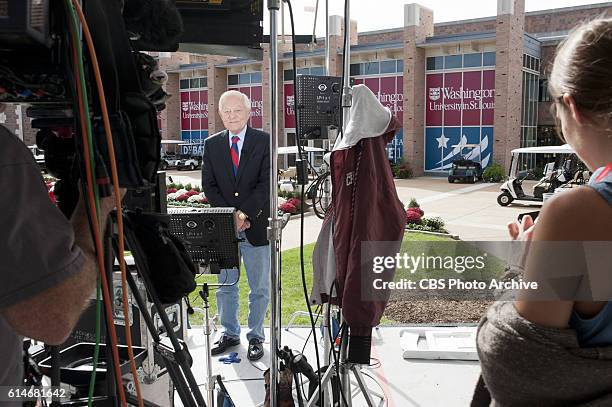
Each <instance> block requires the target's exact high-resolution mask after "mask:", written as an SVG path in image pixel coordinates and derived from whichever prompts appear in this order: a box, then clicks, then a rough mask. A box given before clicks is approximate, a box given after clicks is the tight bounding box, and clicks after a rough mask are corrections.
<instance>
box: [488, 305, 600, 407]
mask: <svg viewBox="0 0 612 407" xmlns="http://www.w3.org/2000/svg"><path fill="white" fill-rule="evenodd" d="M477 346H478V355H479V358H480V363H481V367H482V377H483V379H484V382H485V384H486V387H487V389H488V391H489V393H490V394H491V397H492V403H491V406H500V407H501V406H503V407H506V406H508V407H510V406H564V407H565V406H612V347H605V348H580V346H579V345H578V339H577V337H576V333H575V331H574V330H572V329H557V328H548V327H543V326H540V325H536V324H534V323H532V322H530V321H528V320H526V319H524V318H523V317H521V316H520V315H519V314H518V312H517V311H516V308H514V304H513V303H512V302H510V301H507V302H496V303H495V304H493V305H492V306H491V307H490V308H489V310H488V311H487V314H486V316H485V317H483V318H482V320H481V321H480V323H479V325H478V334H477Z"/></svg>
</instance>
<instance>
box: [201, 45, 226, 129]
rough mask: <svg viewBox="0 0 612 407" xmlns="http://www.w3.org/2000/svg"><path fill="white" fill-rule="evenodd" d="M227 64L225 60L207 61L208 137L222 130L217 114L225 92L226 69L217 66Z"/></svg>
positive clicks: (221, 58) (222, 58)
mask: <svg viewBox="0 0 612 407" xmlns="http://www.w3.org/2000/svg"><path fill="white" fill-rule="evenodd" d="M225 62H227V58H224V57H213V56H209V57H208V59H207V73H206V76H207V78H208V135H209V136H212V135H213V134H215V133H217V132H219V131H221V130H223V129H224V128H225V127H224V126H223V121H222V120H221V115H220V114H219V106H218V102H219V98H220V97H221V95H222V94H223V92H225V91H226V90H227V68H220V67H217V65H219V64H222V63H225Z"/></svg>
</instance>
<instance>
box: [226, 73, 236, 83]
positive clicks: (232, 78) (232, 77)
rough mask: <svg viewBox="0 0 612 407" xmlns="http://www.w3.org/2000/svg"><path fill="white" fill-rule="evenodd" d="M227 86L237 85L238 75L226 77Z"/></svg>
mask: <svg viewBox="0 0 612 407" xmlns="http://www.w3.org/2000/svg"><path fill="white" fill-rule="evenodd" d="M227 84H228V85H238V75H228V76H227Z"/></svg>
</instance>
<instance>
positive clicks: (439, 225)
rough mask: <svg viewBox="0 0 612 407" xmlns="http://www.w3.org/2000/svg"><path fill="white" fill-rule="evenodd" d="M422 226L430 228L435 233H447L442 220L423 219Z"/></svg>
mask: <svg viewBox="0 0 612 407" xmlns="http://www.w3.org/2000/svg"><path fill="white" fill-rule="evenodd" d="M421 224H422V225H423V226H429V227H430V228H432V230H433V231H434V232H446V229H444V221H443V220H442V218H423V220H422V222H421Z"/></svg>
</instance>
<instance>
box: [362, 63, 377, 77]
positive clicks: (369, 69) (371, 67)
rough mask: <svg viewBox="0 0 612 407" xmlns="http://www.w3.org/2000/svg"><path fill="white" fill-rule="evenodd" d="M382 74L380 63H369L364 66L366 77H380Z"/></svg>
mask: <svg viewBox="0 0 612 407" xmlns="http://www.w3.org/2000/svg"><path fill="white" fill-rule="evenodd" d="M379 73H380V62H367V63H364V64H363V74H364V75H378V74H379Z"/></svg>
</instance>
